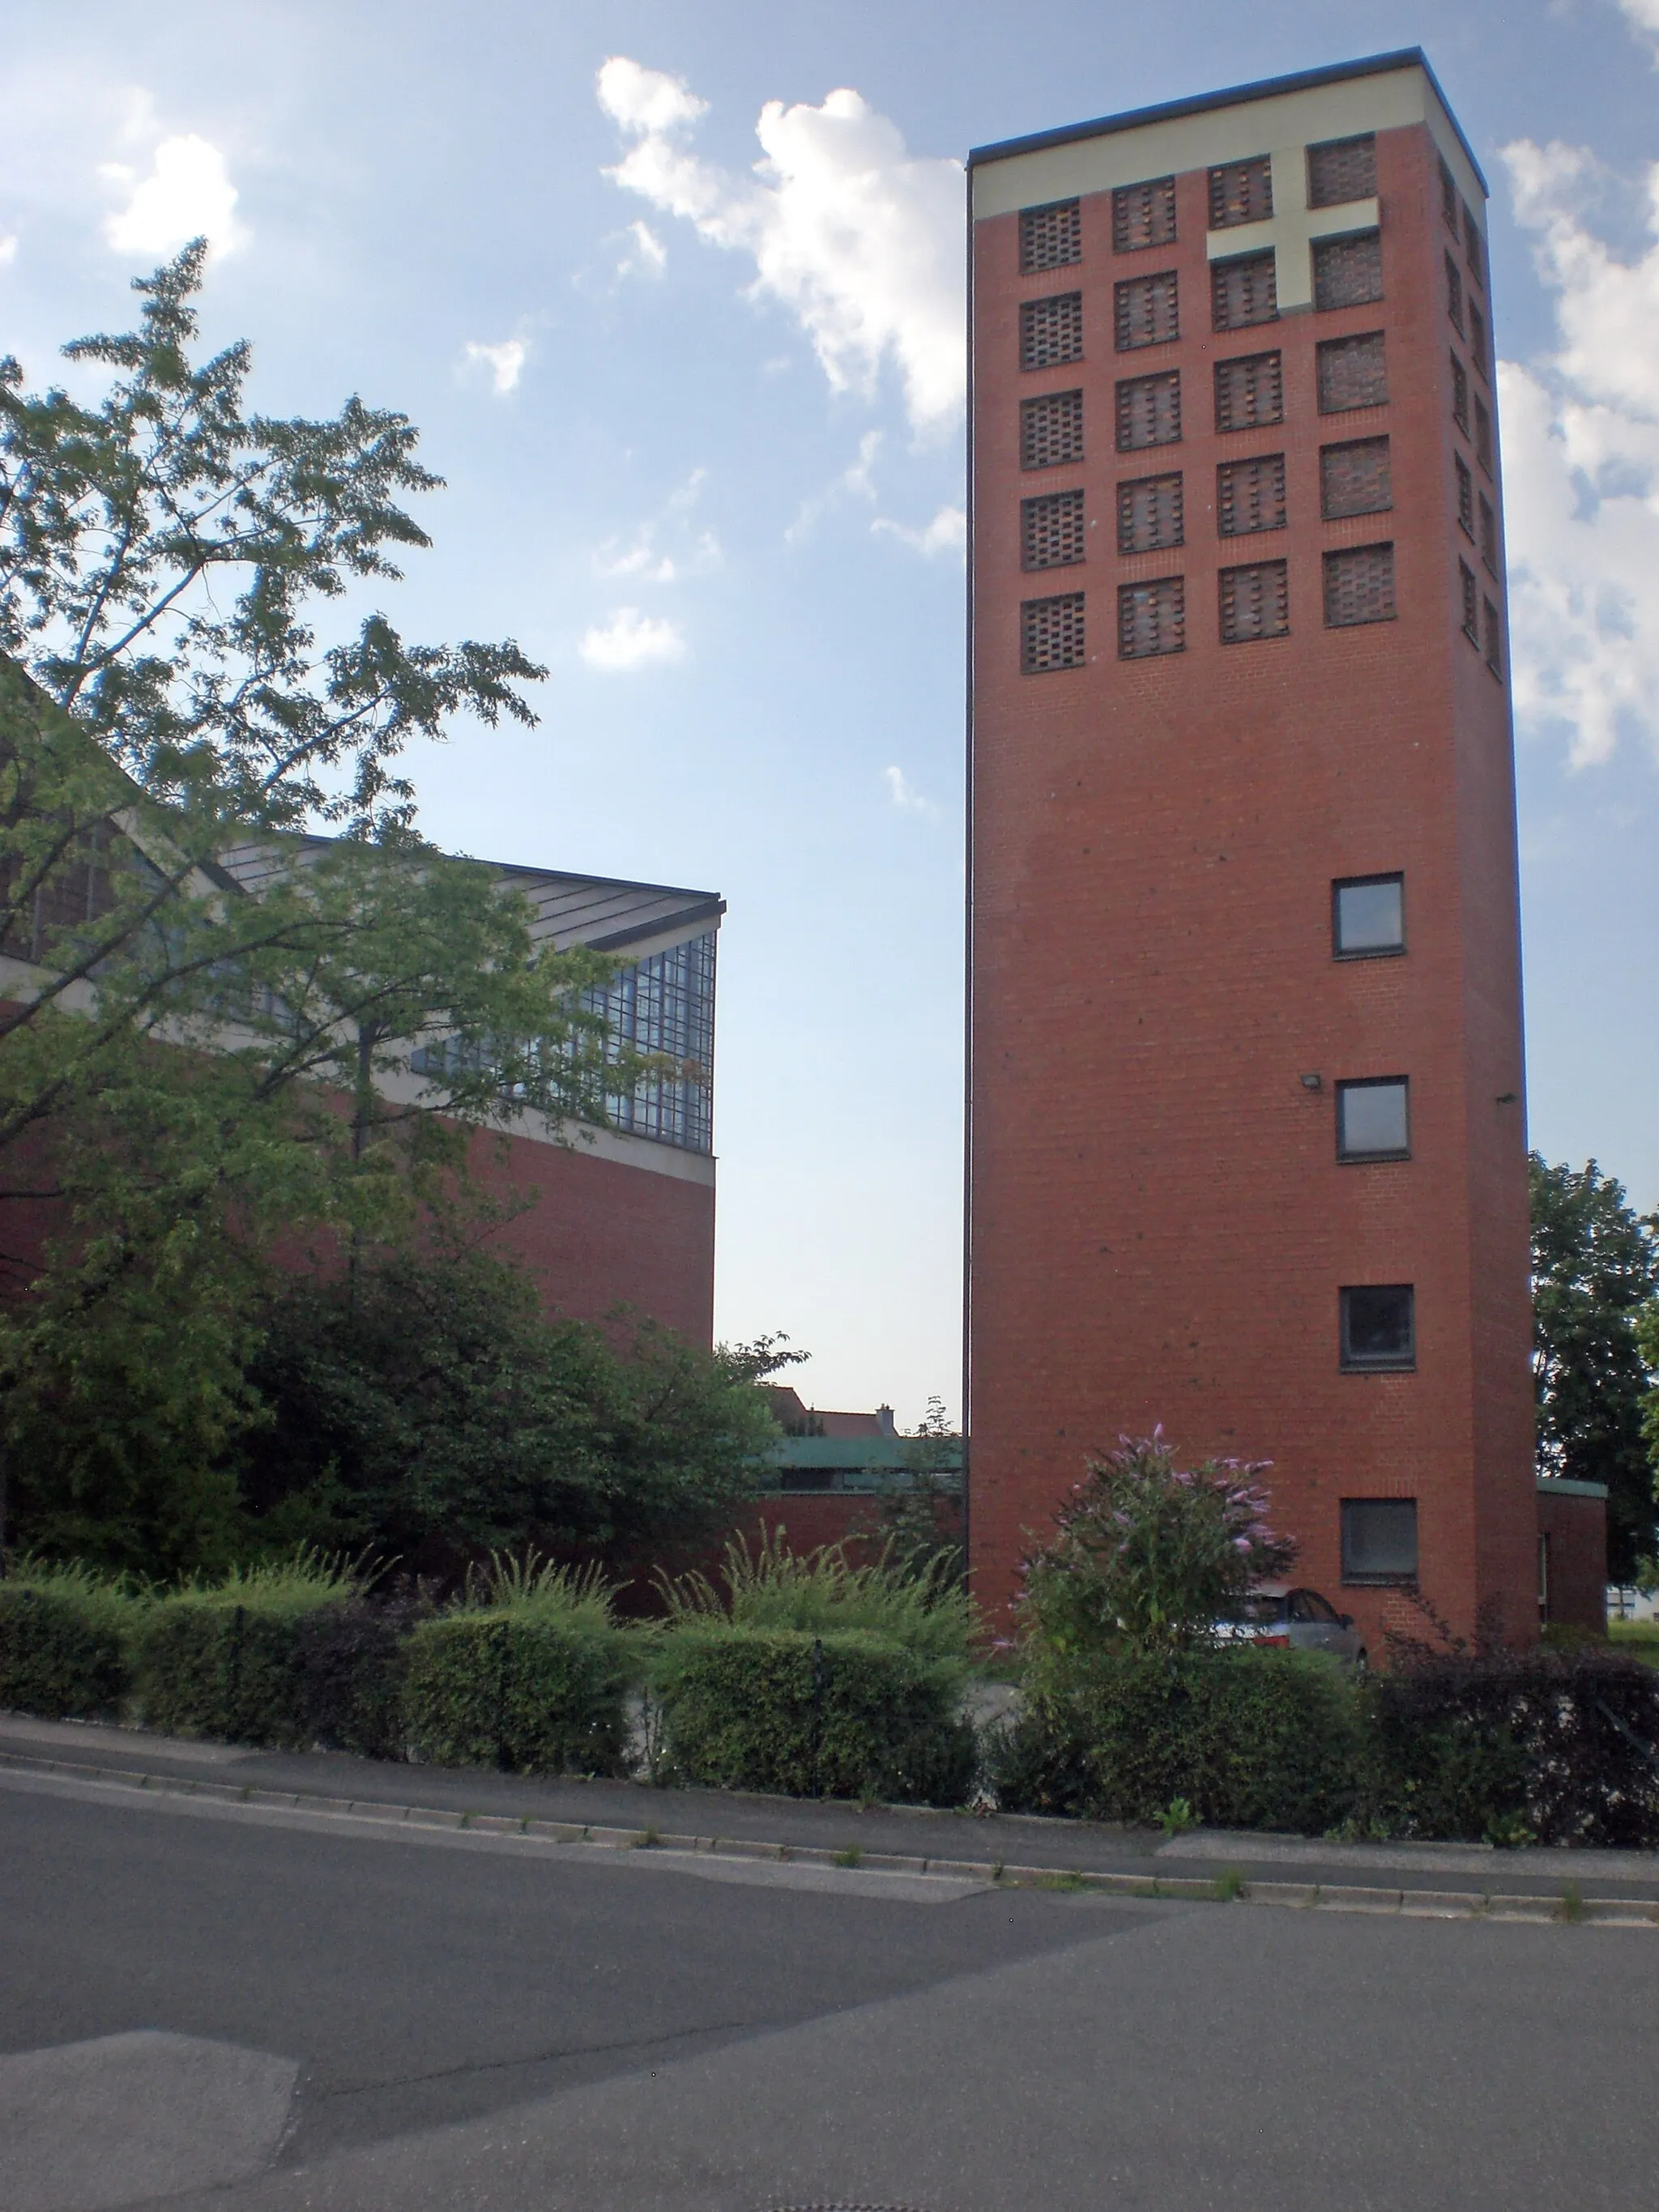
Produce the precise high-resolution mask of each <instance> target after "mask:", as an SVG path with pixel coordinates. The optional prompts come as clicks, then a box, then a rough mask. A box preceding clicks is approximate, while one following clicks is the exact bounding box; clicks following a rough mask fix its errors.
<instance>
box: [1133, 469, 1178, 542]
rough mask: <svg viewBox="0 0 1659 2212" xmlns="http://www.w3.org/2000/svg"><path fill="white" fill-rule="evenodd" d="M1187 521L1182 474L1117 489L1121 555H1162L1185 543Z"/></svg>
mask: <svg viewBox="0 0 1659 2212" xmlns="http://www.w3.org/2000/svg"><path fill="white" fill-rule="evenodd" d="M1186 535H1187V530H1186V517H1185V513H1184V501H1183V500H1182V487H1181V477H1180V474H1179V472H1178V471H1177V473H1176V474H1175V475H1173V476H1167V477H1137V478H1136V479H1135V480H1134V481H1133V483H1121V484H1120V485H1119V486H1118V488H1117V550H1118V551H1119V552H1120V553H1162V552H1164V551H1165V550H1167V549H1168V548H1169V547H1170V546H1171V545H1181V544H1184V543H1185V542H1186Z"/></svg>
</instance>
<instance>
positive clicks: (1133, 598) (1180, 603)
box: [1117, 576, 1187, 660]
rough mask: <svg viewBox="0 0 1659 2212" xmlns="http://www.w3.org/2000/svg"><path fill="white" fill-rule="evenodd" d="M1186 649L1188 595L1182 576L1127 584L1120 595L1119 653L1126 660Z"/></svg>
mask: <svg viewBox="0 0 1659 2212" xmlns="http://www.w3.org/2000/svg"><path fill="white" fill-rule="evenodd" d="M1186 649H1187V592H1186V585H1185V583H1184V581H1183V580H1182V578H1181V577H1179V576H1159V577H1158V578H1157V579H1156V580H1155V581H1153V582H1152V583H1147V584H1125V585H1124V586H1122V588H1121V590H1120V591H1119V592H1118V595H1117V650H1118V655H1119V658H1120V659H1123V660H1146V659H1152V657H1153V656H1154V655H1155V654H1158V653H1184V652H1185V651H1186Z"/></svg>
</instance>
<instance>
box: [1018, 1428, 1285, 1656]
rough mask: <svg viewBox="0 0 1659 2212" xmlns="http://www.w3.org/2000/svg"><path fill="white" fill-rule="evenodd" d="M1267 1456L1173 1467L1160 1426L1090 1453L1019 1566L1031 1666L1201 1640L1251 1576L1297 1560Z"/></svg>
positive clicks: (1169, 1648)
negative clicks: (1283, 1532)
mask: <svg viewBox="0 0 1659 2212" xmlns="http://www.w3.org/2000/svg"><path fill="white" fill-rule="evenodd" d="M1266 1471H1267V1462H1266V1461H1259V1462H1249V1463H1247V1462H1243V1461H1241V1460H1206V1462H1204V1463H1203V1464H1202V1465H1201V1466H1199V1467H1194V1468H1180V1467H1177V1465H1176V1456H1175V1453H1174V1452H1173V1450H1172V1449H1170V1446H1169V1445H1168V1444H1167V1443H1165V1442H1164V1431H1162V1429H1155V1430H1154V1431H1153V1432H1152V1435H1151V1436H1150V1437H1123V1438H1121V1440H1120V1443H1119V1446H1118V1449H1117V1450H1115V1451H1114V1452H1109V1453H1108V1454H1106V1455H1105V1456H1104V1457H1103V1458H1100V1459H1096V1460H1092V1461H1091V1462H1090V1464H1089V1470H1088V1473H1087V1474H1086V1475H1085V1479H1084V1480H1082V1481H1081V1482H1079V1483H1078V1484H1076V1485H1075V1486H1073V1491H1072V1494H1071V1496H1070V1497H1069V1498H1067V1499H1066V1503H1065V1504H1064V1505H1062V1506H1061V1508H1060V1511H1059V1513H1058V1514H1057V1515H1056V1516H1055V1533H1054V1535H1053V1536H1052V1537H1051V1538H1050V1539H1049V1541H1048V1542H1047V1543H1046V1544H1044V1545H1042V1547H1039V1548H1038V1549H1037V1550H1036V1551H1035V1552H1034V1553H1032V1554H1031V1555H1030V1558H1029V1559H1026V1560H1025V1561H1024V1563H1023V1567H1022V1572H1023V1577H1024V1586H1023V1589H1022V1591H1021V1595H1020V1598H1019V1615H1020V1625H1021V1628H1022V1632H1023V1634H1024V1640H1025V1643H1026V1646H1027V1650H1028V1652H1029V1654H1030V1660H1031V1662H1032V1663H1033V1665H1035V1666H1036V1667H1037V1668H1043V1667H1050V1666H1053V1667H1059V1668H1061V1669H1062V1670H1063V1669H1064V1668H1068V1667H1071V1666H1073V1665H1076V1664H1079V1663H1081V1662H1085V1661H1092V1660H1093V1659H1096V1658H1098V1657H1101V1656H1105V1655H1107V1654H1109V1653H1113V1652H1123V1653H1132V1654H1133V1653H1146V1652H1179V1651H1183V1650H1190V1649H1191V1648H1192V1647H1194V1645H1198V1644H1203V1643H1205V1642H1206V1641H1207V1639H1208V1638H1209V1636H1210V1632H1211V1631H1212V1628H1213V1626H1214V1625H1215V1623H1216V1622H1218V1620H1225V1618H1226V1617H1227V1616H1228V1615H1229V1614H1230V1613H1231V1612H1232V1610H1233V1609H1234V1608H1235V1607H1236V1606H1237V1603H1238V1601H1239V1600H1240V1599H1241V1598H1242V1597H1243V1595H1244V1594H1245V1593H1246V1591H1248V1590H1249V1589H1250V1588H1251V1586H1252V1585H1253V1584H1254V1583H1258V1582H1261V1581H1263V1580H1266V1579H1267V1578H1269V1577H1273V1576H1276V1575H1280V1574H1283V1573H1284V1572H1285V1570H1286V1569H1287V1568H1288V1567H1289V1566H1290V1565H1291V1561H1292V1560H1293V1559H1294V1558H1295V1556H1296V1547H1295V1545H1294V1544H1293V1543H1291V1541H1289V1540H1288V1539H1285V1538H1282V1537H1279V1536H1275V1535H1274V1534H1273V1533H1272V1531H1271V1530H1270V1529H1269V1528H1268V1527H1267V1519H1266V1515H1267V1498H1266V1496H1265V1494H1264V1493H1263V1492H1262V1491H1261V1488H1260V1487H1259V1486H1258V1478H1259V1477H1260V1476H1261V1474H1265V1473H1266Z"/></svg>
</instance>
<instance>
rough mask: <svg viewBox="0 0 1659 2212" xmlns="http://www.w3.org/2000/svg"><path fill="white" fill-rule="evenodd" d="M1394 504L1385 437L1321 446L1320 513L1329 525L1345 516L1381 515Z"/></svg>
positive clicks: (1387, 446)
mask: <svg viewBox="0 0 1659 2212" xmlns="http://www.w3.org/2000/svg"><path fill="white" fill-rule="evenodd" d="M1393 505H1394V487H1393V484H1392V483H1391V481H1390V472H1389V441H1388V440H1387V439H1386V438H1356V439H1354V440H1353V441H1352V442H1351V443H1350V444H1348V445H1346V446H1322V447H1320V449H1319V511H1320V513H1322V515H1323V516H1324V518H1325V520H1327V521H1328V522H1334V521H1336V520H1338V519H1339V518H1340V517H1341V516H1342V515H1345V514H1381V513H1383V510H1384V509H1385V508H1387V507H1392V506H1393Z"/></svg>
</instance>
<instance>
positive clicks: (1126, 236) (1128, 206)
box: [1112, 177, 1176, 253]
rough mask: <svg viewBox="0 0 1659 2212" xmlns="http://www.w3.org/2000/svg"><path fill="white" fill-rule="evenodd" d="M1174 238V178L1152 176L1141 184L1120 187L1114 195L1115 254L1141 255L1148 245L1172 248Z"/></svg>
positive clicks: (1113, 242) (1113, 231)
mask: <svg viewBox="0 0 1659 2212" xmlns="http://www.w3.org/2000/svg"><path fill="white" fill-rule="evenodd" d="M1175 236H1176V188H1175V179H1174V178H1173V177H1152V178H1150V179H1148V180H1147V181H1146V183H1145V184H1141V185H1119V186H1118V188H1117V190H1116V191H1115V192H1114V193H1113V194H1112V246H1113V250H1114V251H1115V252H1118V253H1139V252H1144V251H1145V250H1146V247H1147V246H1173V245H1174V244H1175Z"/></svg>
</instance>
